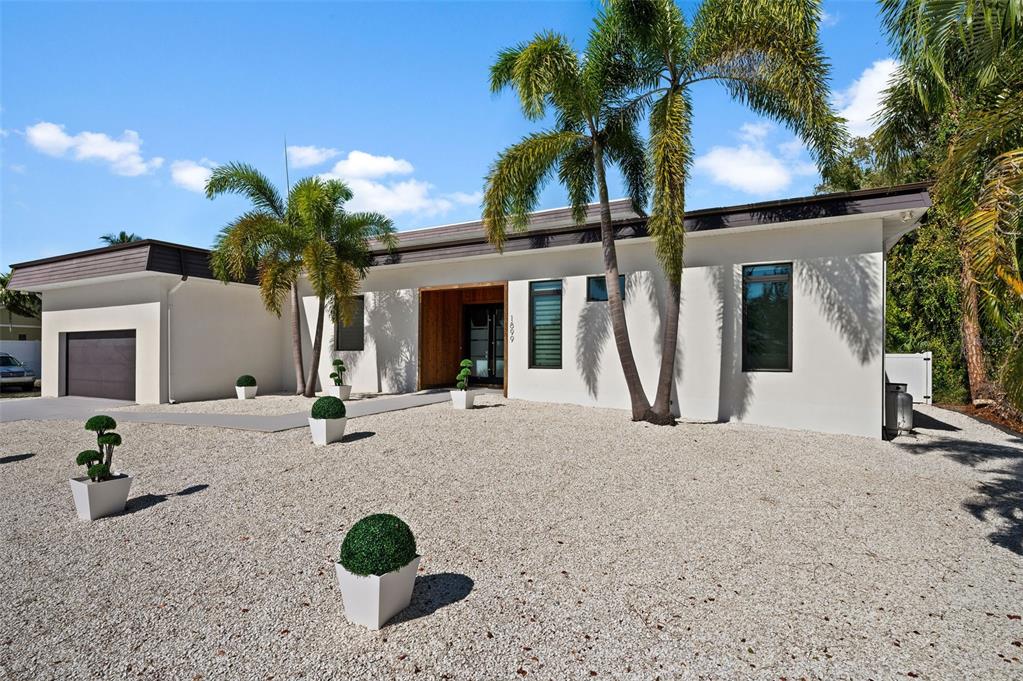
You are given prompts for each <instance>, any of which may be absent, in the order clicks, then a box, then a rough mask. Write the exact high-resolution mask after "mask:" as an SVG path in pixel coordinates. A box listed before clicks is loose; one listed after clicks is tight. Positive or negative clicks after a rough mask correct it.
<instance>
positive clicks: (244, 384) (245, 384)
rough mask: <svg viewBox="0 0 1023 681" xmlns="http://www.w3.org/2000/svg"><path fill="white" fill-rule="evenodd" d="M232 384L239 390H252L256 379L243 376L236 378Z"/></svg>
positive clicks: (246, 375)
mask: <svg viewBox="0 0 1023 681" xmlns="http://www.w3.org/2000/svg"><path fill="white" fill-rule="evenodd" d="M234 384H235V386H237V387H239V388H254V387H255V386H256V377H255V376H249V375H248V374H243V375H241V376H239V377H238V380H237V381H235V382H234Z"/></svg>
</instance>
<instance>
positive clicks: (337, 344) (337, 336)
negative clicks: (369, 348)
mask: <svg viewBox="0 0 1023 681" xmlns="http://www.w3.org/2000/svg"><path fill="white" fill-rule="evenodd" d="M353 298H355V299H357V300H358V301H359V307H360V308H361V312H362V319H361V321H360V323H361V325H362V343H361V345H362V347H360V348H359V349H358V350H351V349H348V348H342V347H341V326H342V323H341V322H340V321H339V322H338V323H337V324H335V325H334V352H364V351H365V350H366V296H365V294H360V295H357V296H353ZM353 322H354V320H353Z"/></svg>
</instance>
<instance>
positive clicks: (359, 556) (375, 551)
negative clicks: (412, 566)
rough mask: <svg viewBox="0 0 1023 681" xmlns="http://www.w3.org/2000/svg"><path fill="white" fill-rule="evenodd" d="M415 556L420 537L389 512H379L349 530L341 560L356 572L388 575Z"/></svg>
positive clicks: (343, 564)
mask: <svg viewBox="0 0 1023 681" xmlns="http://www.w3.org/2000/svg"><path fill="white" fill-rule="evenodd" d="M415 557H416V538H415V537H414V536H412V530H410V529H409V526H408V525H406V524H405V523H404V521H402V520H401V518H398V517H396V516H393V515H391V514H389V513H377V514H375V515H370V516H366V517H365V518H363V519H362V520H360V521H359V522H357V523H355V524H354V525H352V529H350V530H348V534H347V535H345V540H344V541H343V542H342V543H341V556H340V557H339V558H338V562H339V563H341V566H342V567H344V569H346V570H348V571H349V572H351V573H354V574H356V575H386V574H387V573H388V572H392V571H394V570H397V569H399V568H403V567H405V566H406V565H408V564H409V562H410V561H411V560H412V559H413V558H415Z"/></svg>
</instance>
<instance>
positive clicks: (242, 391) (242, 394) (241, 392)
mask: <svg viewBox="0 0 1023 681" xmlns="http://www.w3.org/2000/svg"><path fill="white" fill-rule="evenodd" d="M257 390H259V386H258V385H247V386H245V387H242V386H240V385H236V386H235V387H234V391H235V392H236V393H238V399H239V400H251V399H252V398H254V397H255V396H256V391H257Z"/></svg>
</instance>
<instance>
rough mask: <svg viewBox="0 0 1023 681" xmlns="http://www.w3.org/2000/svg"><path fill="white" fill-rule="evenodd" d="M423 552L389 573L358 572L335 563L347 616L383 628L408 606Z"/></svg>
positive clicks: (353, 620)
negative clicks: (369, 573)
mask: <svg viewBox="0 0 1023 681" xmlns="http://www.w3.org/2000/svg"><path fill="white" fill-rule="evenodd" d="M419 558H420V557H419V556H416V557H415V558H413V559H412V561H411V562H410V563H409V564H408V565H406V566H405V567H403V568H400V569H398V570H395V571H393V572H388V573H387V574H386V575H380V576H377V575H366V576H362V575H355V574H352V573H351V572H349V571H348V570H345V569H344V567H343V566H342V565H341V563H335V564H334V565H335V567H336V568H337V581H338V584H340V585H341V598H342V599H343V600H344V603H345V617H347V618H348V619H349V620H350V621H352V622H354V623H355V624H361V625H363V626H365V627H369V628H370V629H379V628H380V627H382V626H383V625H384V623H385V622H386V621H387V620H389V619H391V618H392V617H394V616H395V615H397V614H398V613H399V612H401V611H402V610H404V609H405V608H407V607H408V605H409V603H411V602H412V589H413V587H414V586H415V584H416V570H418V569H419Z"/></svg>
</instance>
